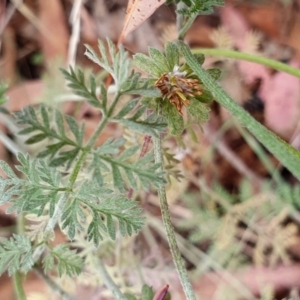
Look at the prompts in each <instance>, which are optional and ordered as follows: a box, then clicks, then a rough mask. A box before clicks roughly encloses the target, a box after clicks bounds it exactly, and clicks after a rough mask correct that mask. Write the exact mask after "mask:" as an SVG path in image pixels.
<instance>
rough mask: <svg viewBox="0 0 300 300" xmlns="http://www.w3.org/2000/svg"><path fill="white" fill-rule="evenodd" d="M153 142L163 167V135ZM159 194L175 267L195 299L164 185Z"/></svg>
mask: <svg viewBox="0 0 300 300" xmlns="http://www.w3.org/2000/svg"><path fill="white" fill-rule="evenodd" d="M153 142H154V159H155V163H159V164H161V168H162V165H163V157H162V145H161V143H162V142H161V137H159V138H155V137H154V138H153ZM158 196H159V200H160V206H161V214H162V219H163V222H164V225H165V229H166V233H167V238H168V243H169V247H170V249H171V253H172V257H173V261H174V264H175V267H176V269H177V272H178V274H179V278H180V282H181V285H182V287H183V291H184V293H185V296H186V298H187V299H189V300H190V299H191V300H194V299H196V297H195V294H194V291H193V288H192V284H191V282H190V280H189V278H188V274H187V271H186V269H185V266H184V262H183V259H182V257H181V253H180V251H179V248H178V245H177V242H176V238H175V231H174V227H173V225H172V222H171V216H170V212H169V209H168V202H167V196H166V191H165V187H164V186H162V187H160V188H158Z"/></svg>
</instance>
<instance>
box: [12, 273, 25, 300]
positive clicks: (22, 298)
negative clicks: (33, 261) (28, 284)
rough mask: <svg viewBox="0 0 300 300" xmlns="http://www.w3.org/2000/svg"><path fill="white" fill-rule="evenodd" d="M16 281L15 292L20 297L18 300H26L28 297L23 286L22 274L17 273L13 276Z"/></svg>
mask: <svg viewBox="0 0 300 300" xmlns="http://www.w3.org/2000/svg"><path fill="white" fill-rule="evenodd" d="M13 280H14V290H15V293H16V295H17V297H18V300H26V295H25V292H24V289H23V285H22V279H21V273H20V272H19V271H17V272H15V274H14V275H13Z"/></svg>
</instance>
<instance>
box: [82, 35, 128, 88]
mask: <svg viewBox="0 0 300 300" xmlns="http://www.w3.org/2000/svg"><path fill="white" fill-rule="evenodd" d="M107 44H108V51H107V50H106V47H105V44H104V43H103V42H102V41H99V44H98V47H99V50H100V56H99V55H98V54H97V53H96V52H95V51H94V49H93V48H92V47H90V46H88V45H86V49H87V50H86V52H85V55H86V56H87V57H88V58H89V59H90V60H92V61H93V62H94V63H96V64H97V65H99V66H100V67H102V68H103V69H104V70H106V71H107V72H108V73H109V74H111V75H112V77H113V79H114V81H115V84H116V86H117V87H118V90H120V87H121V86H122V84H124V83H125V81H126V80H127V79H128V77H129V65H130V60H129V59H128V53H127V52H126V51H125V50H124V48H123V47H122V46H120V48H119V50H118V51H117V49H116V47H115V45H114V44H113V42H112V41H111V40H110V39H107Z"/></svg>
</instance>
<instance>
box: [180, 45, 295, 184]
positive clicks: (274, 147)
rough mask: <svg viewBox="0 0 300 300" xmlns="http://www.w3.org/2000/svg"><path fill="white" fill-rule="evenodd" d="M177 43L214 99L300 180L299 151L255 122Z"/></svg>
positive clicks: (187, 50) (184, 46)
mask: <svg viewBox="0 0 300 300" xmlns="http://www.w3.org/2000/svg"><path fill="white" fill-rule="evenodd" d="M177 45H178V46H179V49H180V52H181V53H182V55H183V56H184V58H185V60H186V62H187V64H188V65H189V67H190V68H191V69H192V70H193V71H194V73H195V74H196V75H197V76H198V77H199V79H200V80H201V81H202V82H203V84H204V85H205V86H206V87H207V89H208V90H209V91H210V92H211V93H212V95H213V96H214V98H215V99H216V101H218V102H219V103H220V104H221V105H222V106H223V107H225V108H226V109H227V110H228V111H229V112H230V113H231V114H232V115H233V116H235V117H236V118H237V119H238V120H239V121H240V122H241V123H242V124H243V125H244V126H245V127H246V128H247V129H248V130H249V131H250V132H251V133H252V134H253V135H254V136H255V137H256V138H257V139H258V140H259V141H260V142H261V143H262V144H263V145H264V146H265V147H266V148H267V149H268V150H269V151H270V152H271V153H273V154H274V156H276V157H277V158H278V159H279V160H280V162H281V163H282V164H283V165H284V166H285V167H286V168H287V169H288V170H289V171H290V172H291V173H292V174H293V175H294V176H295V177H296V178H297V179H299V180H300V152H299V151H297V150H296V149H295V148H293V147H292V146H291V145H289V144H288V143H287V142H285V141H284V140H282V139H281V138H280V137H278V136H277V135H276V134H274V133H273V132H271V131H270V130H268V129H267V128H266V127H264V126H263V125H261V124H260V123H259V122H257V121H256V120H255V119H254V118H253V117H252V116H251V115H250V114H249V113H248V112H246V111H245V110H244V109H243V108H242V107H240V106H239V105H238V104H237V103H236V102H235V101H234V100H233V99H232V98H230V97H229V96H228V95H227V94H226V93H225V92H224V91H223V90H222V89H221V88H220V87H219V85H218V84H217V83H216V82H215V80H213V78H212V77H211V76H210V75H209V74H208V73H207V72H206V71H205V70H204V68H203V67H202V66H201V65H199V64H198V62H197V60H196V58H195V57H194V55H193V54H192V53H191V51H190V49H189V47H188V46H187V45H185V44H184V43H183V42H181V41H178V42H177Z"/></svg>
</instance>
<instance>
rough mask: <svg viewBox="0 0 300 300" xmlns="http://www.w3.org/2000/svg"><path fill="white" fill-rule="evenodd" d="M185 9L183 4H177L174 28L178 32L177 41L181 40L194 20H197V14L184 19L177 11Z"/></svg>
mask: <svg viewBox="0 0 300 300" xmlns="http://www.w3.org/2000/svg"><path fill="white" fill-rule="evenodd" d="M183 8H186V5H185V4H184V3H183V2H179V3H178V4H177V7H176V10H177V12H176V27H177V31H178V40H183V39H184V37H185V35H186V33H187V31H188V30H189V29H190V27H191V26H192V24H193V23H194V21H195V19H196V18H197V14H193V15H190V16H187V17H185V16H184V15H183V14H181V13H179V12H178V11H179V10H181V9H183Z"/></svg>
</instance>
